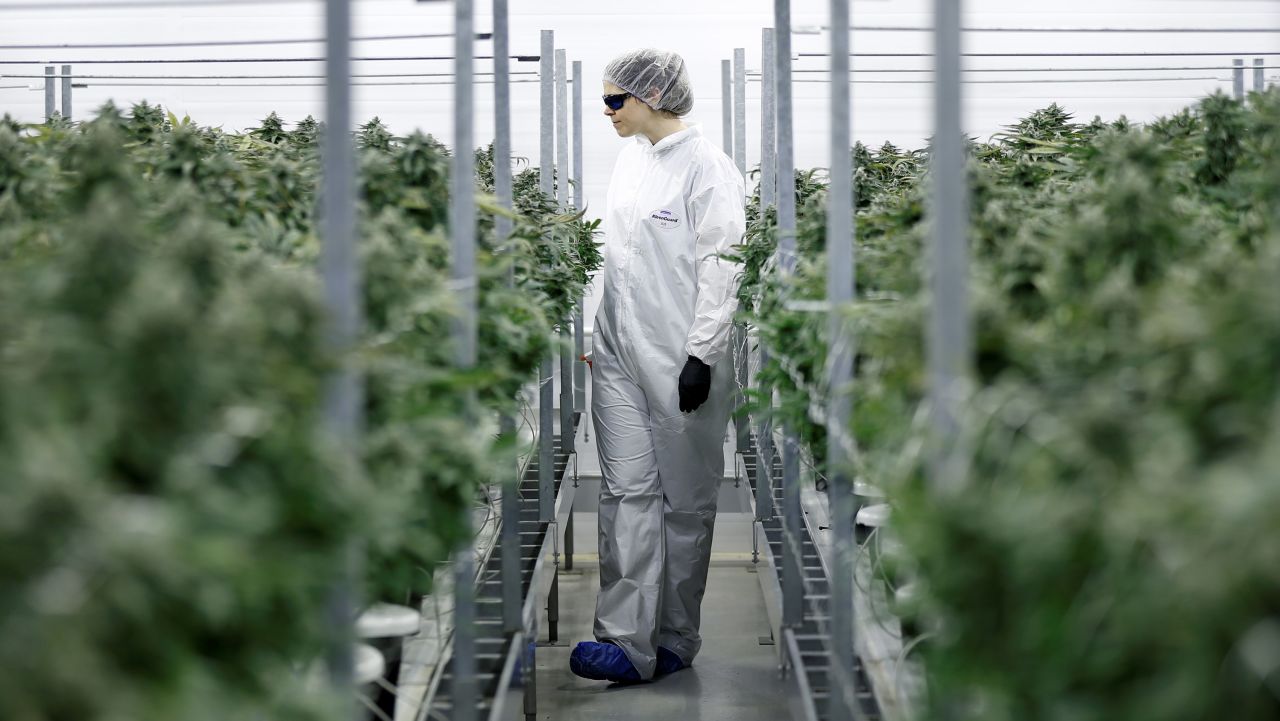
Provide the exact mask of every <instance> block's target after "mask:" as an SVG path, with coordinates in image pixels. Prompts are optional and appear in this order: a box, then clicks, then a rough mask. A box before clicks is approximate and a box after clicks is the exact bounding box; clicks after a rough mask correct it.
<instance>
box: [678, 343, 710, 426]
mask: <svg viewBox="0 0 1280 721" xmlns="http://www.w3.org/2000/svg"><path fill="white" fill-rule="evenodd" d="M709 395H711V366H709V365H707V364H706V363H703V362H702V361H701V360H699V359H698V358H694V357H693V356H689V360H687V361H685V363H684V370H682V371H680V411H681V412H682V413H692V412H694V411H696V410H698V407H699V406H701V405H702V404H703V403H706V402H707V396H709Z"/></svg>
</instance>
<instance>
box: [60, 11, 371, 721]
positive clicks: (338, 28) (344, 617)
mask: <svg viewBox="0 0 1280 721" xmlns="http://www.w3.org/2000/svg"><path fill="white" fill-rule="evenodd" d="M325 44H326V51H325V76H326V82H325V129H324V135H323V139H322V140H323V146H322V154H323V155H322V157H323V163H324V169H323V172H324V175H323V176H322V178H321V188H320V198H321V200H320V218H321V229H322V231H321V232H322V243H323V245H322V249H321V253H320V272H321V276H322V279H323V284H324V300H325V307H326V309H327V311H328V314H329V331H328V339H327V340H328V345H329V348H330V349H331V350H332V351H333V352H335V353H338V354H339V355H340V357H344V358H346V357H349V354H350V353H351V351H352V349H353V348H355V347H356V345H357V343H359V339H360V326H361V322H362V321H361V316H362V315H363V308H362V307H361V295H360V267H359V262H360V261H359V255H358V254H357V253H356V237H355V230H356V217H355V209H356V183H355V168H356V165H355V149H354V148H353V147H352V139H351V7H350V0H326V2H325ZM52 71H53V69H52V68H49V69H48V72H52ZM52 92H53V91H52V81H49V85H48V86H47V89H46V98H51V96H52ZM48 102H50V103H51V102H52V101H51V100H49V101H48ZM363 408H364V386H363V383H362V379H361V377H360V375H359V372H358V371H357V370H356V367H355V366H354V364H352V363H350V362H349V361H348V362H344V363H343V364H342V366H341V367H340V368H339V369H338V370H336V371H335V372H334V373H333V375H331V376H330V377H329V379H328V382H327V384H326V388H325V397H324V418H325V427H326V430H327V431H328V432H329V433H330V434H331V435H332V437H333V439H334V441H335V444H336V448H337V450H338V452H339V453H340V454H341V456H342V460H343V461H344V464H345V465H346V466H347V467H350V468H354V467H356V466H357V464H358V463H359V457H360V455H359V450H358V448H359V444H360V434H361V431H362V430H363V422H364V418H363V413H362V409H363ZM354 549H355V546H354V545H352V546H351V547H350V548H349V549H348V553H347V556H348V558H347V559H346V562H345V563H344V565H343V568H341V569H339V571H338V573H337V576H338V578H337V580H336V581H335V583H334V588H333V591H332V595H331V596H330V598H329V604H328V606H329V608H328V619H327V622H328V624H329V627H330V628H331V629H332V630H333V635H332V639H333V640H332V646H331V647H330V648H329V678H330V683H331V684H332V686H333V688H334V690H335V691H336V692H337V693H338V694H339V696H338V698H344V699H350V698H351V694H352V692H353V691H354V688H353V686H354V668H355V664H354V658H353V641H354V636H355V633H354V630H355V629H354V628H353V624H352V619H353V618H355V609H356V598H355V579H357V578H359V577H360V574H361V571H360V569H359V563H358V560H357V554H356V552H355V550H354ZM343 715H344V716H348V717H354V716H355V709H354V707H353V708H351V709H350V710H349V713H347V714H343Z"/></svg>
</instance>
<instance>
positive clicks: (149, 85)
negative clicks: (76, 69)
mask: <svg viewBox="0 0 1280 721" xmlns="http://www.w3.org/2000/svg"><path fill="white" fill-rule="evenodd" d="M493 82H494V81H492V80H477V81H475V83H474V84H475V85H493ZM510 82H511V83H512V84H513V85H514V84H519V83H538V82H541V81H540V80H511V81H510ZM327 85H328V84H327V83H283V82H282V83H276V82H271V83H186V82H179V83H129V82H106V83H85V84H84V85H83V86H78V87H86V88H323V87H327ZM349 85H351V86H352V87H365V88H367V87H379V86H388V87H389V86H397V85H413V86H424V85H427V86H429V85H448V86H450V87H453V85H454V83H451V82H440V81H429V80H422V81H415V80H406V81H391V82H370V83H349ZM23 87H27V86H23Z"/></svg>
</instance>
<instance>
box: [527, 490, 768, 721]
mask: <svg viewBox="0 0 1280 721" xmlns="http://www.w3.org/2000/svg"><path fill="white" fill-rule="evenodd" d="M737 515H738V514H724V515H722V516H721V517H720V519H719V522H718V523H717V526H716V538H715V543H714V544H713V547H712V567H711V574H710V578H709V580H708V582H707V594H706V597H705V598H704V599H703V606H702V609H703V611H702V635H703V643H702V652H701V653H700V654H699V655H698V658H697V659H696V660H695V661H694V664H693V667H692V668H690V669H688V670H685V671H681V672H679V673H676V674H672V675H670V676H666V677H663V678H660V679H659V680H657V681H655V682H654V683H652V684H644V685H639V686H616V685H613V684H608V683H605V682H602V681H589V680H587V679H582V678H578V677H577V676H574V675H573V674H572V673H570V672H569V652H570V650H571V649H572V648H573V645H574V644H576V643H577V642H578V641H590V640H594V638H593V636H592V632H591V626H592V618H593V615H594V612H595V599H596V590H597V589H598V588H599V583H600V581H599V574H598V572H597V569H596V563H595V554H594V550H595V542H594V541H595V525H596V524H595V521H596V518H595V514H594V513H581V514H576V516H577V517H576V518H575V519H574V526H575V528H574V531H575V533H574V536H575V539H576V542H577V544H578V548H579V549H580V550H581V551H587V550H588V549H590V552H589V553H579V554H577V555H575V561H574V570H573V571H569V572H563V571H562V572H561V576H560V639H559V643H558V644H557V645H556V646H542V647H540V648H539V649H538V718H539V719H548V720H551V719H554V720H555V721H577V720H578V719H582V720H583V721H586V720H587V719H591V720H595V719H606V720H617V721H623V720H631V719H636V720H639V719H644V720H646V721H652V720H654V719H669V720H670V721H699V720H707V721H713V720H719V719H723V720H724V721H757V720H758V721H777V720H778V719H783V718H786V716H787V713H788V712H787V707H786V702H785V701H786V699H785V697H784V694H783V684H782V681H781V680H780V679H779V676H778V668H777V666H778V664H777V657H776V647H774V646H772V645H762V644H761V637H762V636H763V637H766V639H767V637H768V636H769V622H768V619H767V617H766V615H765V608H764V601H763V599H762V597H761V595H760V585H759V582H758V581H757V580H756V575H755V569H754V568H753V567H752V565H751V562H750V556H751V554H750V550H751V546H750V519H749V518H745V517H743V518H735V516H737ZM544 635H545V631H544ZM544 640H545V638H544Z"/></svg>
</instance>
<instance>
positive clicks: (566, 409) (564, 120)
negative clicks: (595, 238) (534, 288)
mask: <svg viewBox="0 0 1280 721" xmlns="http://www.w3.org/2000/svg"><path fill="white" fill-rule="evenodd" d="M556 150H557V154H556V181H557V183H556V185H557V190H558V191H559V198H560V207H561V208H565V209H567V208H571V207H573V199H572V196H571V194H570V185H569V177H570V174H571V173H572V169H571V167H570V165H569V61H568V58H567V57H566V55H565V51H564V50H556ZM573 316H574V313H573V312H572V311H571V312H570V315H569V316H568V317H565V318H561V319H560V449H561V451H562V452H563V453H573V452H574V448H573V440H574V439H573V363H574V355H573V351H574V342H573V326H574V323H573Z"/></svg>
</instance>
